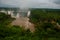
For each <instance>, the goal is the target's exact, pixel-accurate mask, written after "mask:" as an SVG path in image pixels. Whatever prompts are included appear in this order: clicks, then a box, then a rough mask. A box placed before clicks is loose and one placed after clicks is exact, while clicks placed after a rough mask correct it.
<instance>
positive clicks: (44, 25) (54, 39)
mask: <svg viewBox="0 0 60 40" xmlns="http://www.w3.org/2000/svg"><path fill="white" fill-rule="evenodd" d="M29 18H30V22H32V23H34V24H35V32H33V33H32V32H30V30H29V29H28V30H24V29H23V28H21V27H20V26H16V25H10V23H11V22H12V21H13V20H15V19H14V18H11V16H10V15H6V14H5V13H0V40H60V27H59V26H57V23H58V24H60V12H59V11H46V10H40V9H36V10H31V15H30V17H29Z"/></svg>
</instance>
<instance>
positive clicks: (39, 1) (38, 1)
mask: <svg viewBox="0 0 60 40" xmlns="http://www.w3.org/2000/svg"><path fill="white" fill-rule="evenodd" d="M9 5H10V6H14V7H20V8H59V9H60V0H0V6H7V7H9Z"/></svg>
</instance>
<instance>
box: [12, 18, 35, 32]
mask: <svg viewBox="0 0 60 40" xmlns="http://www.w3.org/2000/svg"><path fill="white" fill-rule="evenodd" d="M11 24H12V25H19V26H22V27H23V28H25V29H30V31H31V32H33V31H34V30H35V28H34V24H33V23H31V22H29V18H27V17H20V18H16V20H14V21H13V22H12V23H11Z"/></svg>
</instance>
